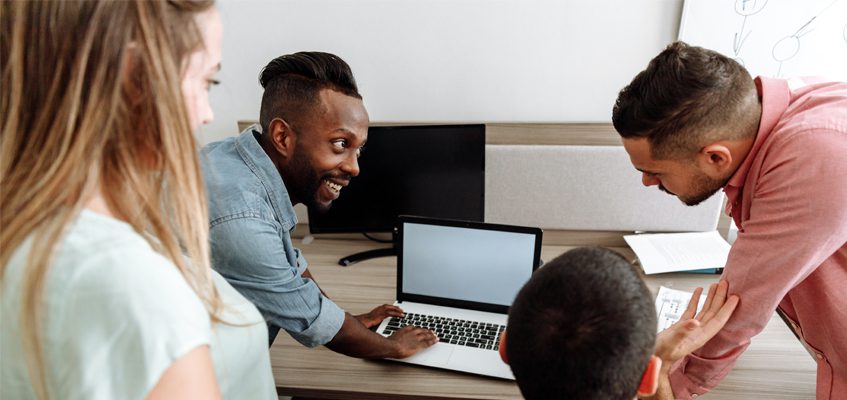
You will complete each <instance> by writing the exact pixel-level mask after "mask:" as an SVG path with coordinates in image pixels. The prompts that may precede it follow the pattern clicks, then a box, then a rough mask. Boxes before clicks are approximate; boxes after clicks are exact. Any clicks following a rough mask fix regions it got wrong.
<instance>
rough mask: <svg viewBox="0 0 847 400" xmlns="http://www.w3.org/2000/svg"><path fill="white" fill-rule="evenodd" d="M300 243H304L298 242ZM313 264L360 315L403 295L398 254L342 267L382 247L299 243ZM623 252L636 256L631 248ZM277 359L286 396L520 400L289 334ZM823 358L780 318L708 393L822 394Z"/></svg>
mask: <svg viewBox="0 0 847 400" xmlns="http://www.w3.org/2000/svg"><path fill="white" fill-rule="evenodd" d="M297 242H299V240H297ZM296 245H297V246H298V247H299V248H300V249H301V250H302V251H303V252H304V254H305V256H306V258H307V260H308V261H309V269H310V270H311V272H312V275H313V276H314V277H315V279H316V280H317V282H318V283H319V284H320V286H321V288H322V289H323V290H324V291H325V292H326V293H327V294H328V295H329V296H330V297H331V298H332V299H333V300H334V301H335V302H336V303H338V304H339V305H340V306H341V307H342V308H344V309H345V310H347V311H348V312H351V313H353V314H360V313H364V312H367V311H370V310H371V309H372V308H373V307H375V306H376V305H378V304H382V303H389V304H390V303H392V302H393V301H394V298H395V290H394V287H395V285H396V258H394V257H390V258H389V257H385V258H378V259H373V260H368V261H365V262H361V263H358V264H355V265H354V266H352V267H347V268H345V267H340V266H338V265H337V261H338V259H339V258H340V257H343V256H346V255H349V254H352V253H356V252H359V251H363V250H369V249H373V248H379V247H382V246H384V245H382V246H380V245H379V244H377V243H373V242H368V241H363V240H333V239H325V238H318V239H315V240H314V241H313V242H311V243H309V244H307V245H304V244H302V243H297V244H296ZM570 248H571V247H570V246H544V248H543V250H542V258H543V259H544V260H550V259H552V258H554V257H556V256H557V255H559V254H561V253H562V252H564V251H567V250H568V249H570ZM615 250H617V251H619V252H621V253H623V254H625V255H627V256H628V257H630V258H632V255H633V254H632V252H631V250H629V249H628V248H615ZM717 279H718V276H717V275H698V274H679V273H677V274H661V275H652V276H649V277H648V278H647V283H648V286H649V287H650V290H652V291H653V293H655V292H656V290H657V289H658V287H659V286H660V285H664V286H668V287H673V288H675V289H679V290H687V291H692V290H693V289H694V288H695V287H697V286H706V285H708V284H710V283H712V282H715V281H717ZM271 364H272V366H273V374H274V380H275V381H276V386H277V391H278V392H279V394H280V395H283V396H303V397H314V398H330V399H398V398H408V399H420V398H433V397H436V398H454V399H459V398H461V399H468V398H476V399H518V398H521V396H520V392H519V391H518V388H517V386H516V385H515V383H514V382H512V381H504V380H498V379H493V378H486V377H479V376H474V375H469V374H463V373H459V372H454V371H446V370H439V369H434V368H428V367H422V366H416V365H410V364H403V363H397V362H391V361H370V360H361V359H356V358H351V357H346V356H343V355H340V354H337V353H334V352H332V351H330V350H328V349H326V348H325V347H320V348H315V349H308V348H305V347H303V346H301V345H300V344H298V343H297V342H295V341H294V340H293V339H292V338H291V337H290V336H288V335H287V334H285V333H280V335H279V336H277V338H276V341H275V342H274V345H273V346H272V347H271ZM814 397H815V363H814V362H813V361H812V359H811V357H810V356H809V354H808V353H807V352H806V350H805V349H804V348H803V346H802V345H801V344H800V343H799V342H798V341H797V340H796V339H795V338H794V335H793V333H792V332H791V331H790V330H789V329H788V328H787V327H786V326H785V324H784V323H783V322H782V321H781V320H780V318H779V317H778V316H777V315H774V317H773V318H772V319H771V321H770V323H769V324H768V326H767V327H766V328H765V330H764V331H763V332H762V333H761V334H760V335H758V336H757V337H755V338H753V341H752V344H751V345H750V347H749V348H748V350H747V351H746V352H745V353H744V354H743V355H742V356H741V357H740V358H739V360H738V363H737V364H736V366H735V368H734V369H733V371H732V372H731V373H730V374H729V376H727V377H726V379H724V380H723V382H721V384H720V385H719V386H718V387H717V388H715V389H714V390H713V391H712V392H710V393H709V394H708V395H706V398H709V399H742V398H745V399H746V398H767V399H814Z"/></svg>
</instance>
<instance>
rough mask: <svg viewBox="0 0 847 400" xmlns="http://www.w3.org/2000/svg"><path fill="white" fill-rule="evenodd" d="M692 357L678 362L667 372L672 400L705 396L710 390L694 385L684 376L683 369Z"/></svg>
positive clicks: (686, 399) (688, 399)
mask: <svg viewBox="0 0 847 400" xmlns="http://www.w3.org/2000/svg"><path fill="white" fill-rule="evenodd" d="M690 357H692V355H690V354H689V355H688V356H687V357H685V358H683V359H682V360H679V361H678V362H677V363H676V364H674V366H673V367H671V370H670V371H669V372H668V380H669V381H670V383H671V390H672V391H673V398H674V399H682V400H690V399H696V398H697V397H698V396H700V395H703V394H706V393H707V392H708V391H709V390H710V389H711V388H707V387H704V386H702V385H700V384H697V383H695V382H694V381H692V380H691V379H690V378H688V377H687V376H685V367H686V365H687V364H688V361H689V360H690Z"/></svg>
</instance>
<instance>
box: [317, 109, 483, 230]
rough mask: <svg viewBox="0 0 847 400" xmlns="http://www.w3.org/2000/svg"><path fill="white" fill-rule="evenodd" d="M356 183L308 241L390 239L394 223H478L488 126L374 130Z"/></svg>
mask: <svg viewBox="0 0 847 400" xmlns="http://www.w3.org/2000/svg"><path fill="white" fill-rule="evenodd" d="M359 168H360V173H359V176H357V177H355V178H353V179H352V181H351V182H350V185H349V186H348V187H346V188H344V189H343V190H342V191H341V196H340V197H339V198H338V199H337V200H335V201H333V203H332V207H331V208H330V209H329V211H327V212H325V213H320V212H317V211H315V210H313V209H310V210H309V229H310V231H311V232H312V233H374V232H392V231H393V230H394V227H395V226H396V224H397V217H398V216H399V215H417V216H422V217H431V218H447V219H458V220H467V221H479V222H482V221H483V217H484V208H485V125H482V124H475V125H416V126H374V127H371V128H370V129H369V130H368V141H367V144H366V145H365V150H364V151H363V153H362V156H361V158H359Z"/></svg>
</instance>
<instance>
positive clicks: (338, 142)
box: [332, 139, 347, 149]
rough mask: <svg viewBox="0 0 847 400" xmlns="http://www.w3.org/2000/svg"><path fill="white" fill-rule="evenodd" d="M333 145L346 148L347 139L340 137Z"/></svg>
mask: <svg viewBox="0 0 847 400" xmlns="http://www.w3.org/2000/svg"><path fill="white" fill-rule="evenodd" d="M332 145H333V146H335V147H337V148H339V149H344V148H346V147H347V141H346V140H344V139H339V140H336V141H334V142H332Z"/></svg>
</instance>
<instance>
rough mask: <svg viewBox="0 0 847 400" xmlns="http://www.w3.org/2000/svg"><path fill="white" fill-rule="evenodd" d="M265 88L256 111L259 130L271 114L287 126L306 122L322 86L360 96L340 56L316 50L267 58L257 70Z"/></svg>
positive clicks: (316, 102)
mask: <svg viewBox="0 0 847 400" xmlns="http://www.w3.org/2000/svg"><path fill="white" fill-rule="evenodd" d="M259 83H260V84H261V85H262V87H263V88H264V89H265V93H264V94H263V95H262V106H261V110H260V111H259V124H260V125H261V126H262V130H263V132H267V131H268V127H269V125H270V123H271V121H272V120H273V119H274V118H282V119H283V120H285V121H286V122H287V123H289V124H290V125H291V126H293V127H296V126H298V125H299V124H306V123H308V121H309V120H310V118H311V117H312V116H313V112H315V111H316V110H318V107H319V106H320V97H319V94H320V92H321V91H322V90H324V89H329V90H333V91H336V92H340V93H342V94H345V95H347V96H350V97H355V98H357V99H361V98H362V95H360V94H359V88H358V87H357V86H356V80H355V79H354V78H353V72H352V71H351V70H350V66H349V65H347V63H346V62H344V60H342V59H341V58H340V57H338V56H336V55H333V54H329V53H322V52H317V51H304V52H299V53H294V54H287V55H284V56H280V57H277V58H275V59H273V60H271V62H270V63H268V65H267V66H265V68H263V69H262V72H261V73H260V74H259Z"/></svg>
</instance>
